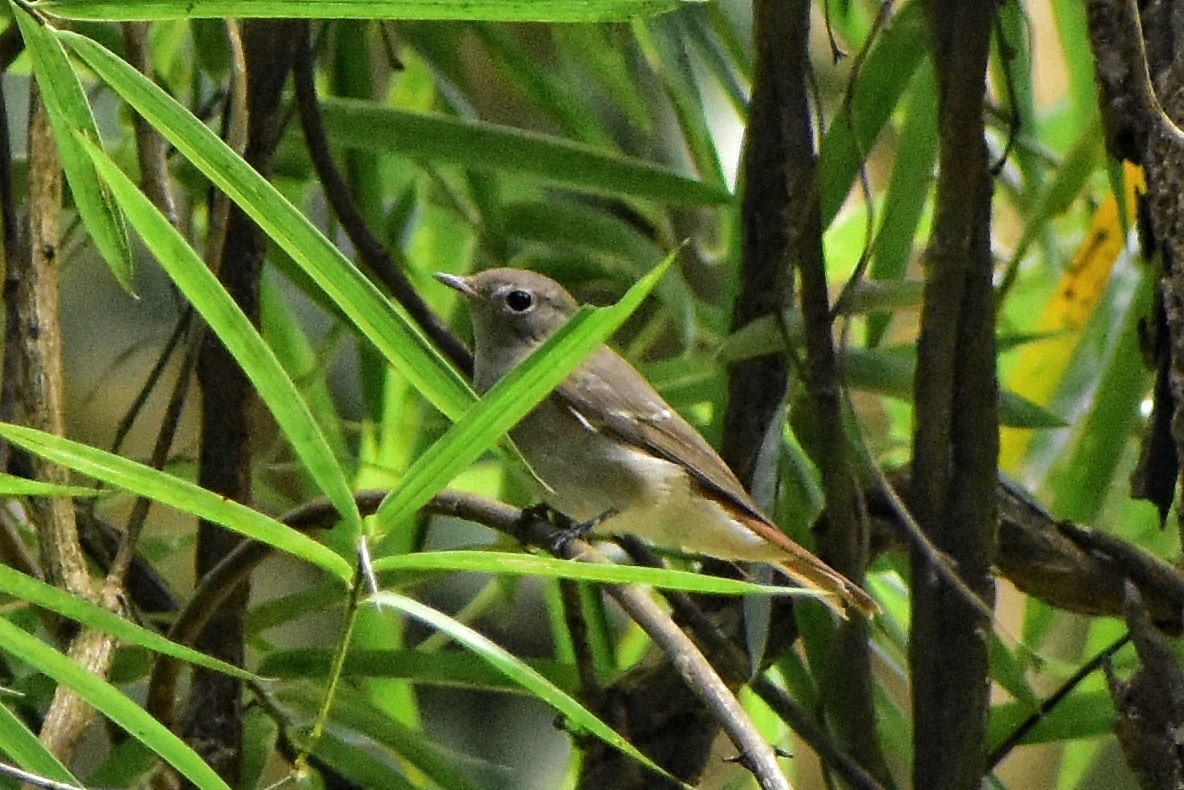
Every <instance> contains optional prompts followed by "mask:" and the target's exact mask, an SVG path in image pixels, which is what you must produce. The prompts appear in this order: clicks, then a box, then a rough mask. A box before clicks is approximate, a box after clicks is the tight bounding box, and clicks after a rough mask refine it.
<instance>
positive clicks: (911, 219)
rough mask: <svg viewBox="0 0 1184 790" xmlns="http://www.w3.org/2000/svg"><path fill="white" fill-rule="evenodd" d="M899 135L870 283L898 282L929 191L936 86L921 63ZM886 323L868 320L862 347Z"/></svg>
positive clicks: (873, 341) (873, 342)
mask: <svg viewBox="0 0 1184 790" xmlns="http://www.w3.org/2000/svg"><path fill="white" fill-rule="evenodd" d="M900 136H901V139H903V140H907V141H908V144H907V145H902V146H900V148H899V150H898V151H897V154H896V163H895V164H894V165H893V167H892V176H891V178H890V179H889V181H888V192H887V194H886V195H885V198H884V211H883V216H882V218H881V220H880V229H879V231H878V232H877V233H876V240H875V243H874V249H873V255H874V257H873V258H872V263H871V269H870V273H871V277H872V278H874V279H876V280H898V279H900V278H901V277H903V276H904V275H905V271H906V270H907V269H908V264H909V260H910V259H911V258H912V255H913V244H914V240H915V238H916V236H917V227H918V225H920V222H921V217H922V215H923V213H924V210H925V202H926V200H927V199H928V197H929V193H930V192H931V191H932V187H933V166H934V163H935V162H936V161H937V81H936V79H935V77H934V74H933V62H932V61H929V60H927V61H926V62H925V63H924V64H923V65H922V66H921V67H920V68H919V69H917V75H916V77H914V79H913V90H912V95H911V96H910V98H909V103H908V107H907V108H906V110H905V117H904V127H903V128H902V129H901V132H900ZM891 319H892V316H891V315H890V314H889V313H887V312H881V313H877V314H875V315H873V316H871V317H870V318H868V330H867V333H868V342H867V345H869V346H873V347H874V346H877V345H879V344H880V341H881V340H882V339H883V337H884V334H885V332H887V330H888V324H889V322H890V321H891Z"/></svg>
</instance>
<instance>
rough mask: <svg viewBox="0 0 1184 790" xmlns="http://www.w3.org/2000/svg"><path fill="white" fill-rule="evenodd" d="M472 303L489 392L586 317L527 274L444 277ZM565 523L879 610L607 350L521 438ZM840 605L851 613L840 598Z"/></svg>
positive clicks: (559, 292)
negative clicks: (781, 523) (769, 569)
mask: <svg viewBox="0 0 1184 790" xmlns="http://www.w3.org/2000/svg"><path fill="white" fill-rule="evenodd" d="M437 277H438V278H439V279H440V280H441V282H443V283H445V284H446V285H448V286H450V287H452V288H455V289H456V290H458V291H460V292H461V293H462V294H464V295H465V297H466V298H467V299H468V301H469V304H470V309H471V312H472V318H473V327H474V338H475V341H476V350H475V357H476V373H475V376H474V381H475V384H476V386H477V388H478V389H479V390H480V391H485V390H487V389H489V387H491V386H492V385H493V383H494V382H496V381H497V380H498V379H499V378H501V377H502V376H503V375H505V374H506V373H507V372H509V370H511V369H512V368H513V367H514V366H515V365H517V364H518V363H519V362H521V361H522V360H523V359H525V358H526V357H527V356H528V355H529V354H530V352H531V351H533V350H534V349H535V348H537V347H538V346H539V345H541V344H542V343H543V341H545V340H546V339H547V337H549V336H550V335H551V334H553V333H554V332H555V331H556V330H558V329H559V327H561V326H562V325H563V323H564V322H565V321H566V320H567V319H568V318H569V317H570V316H571V315H572V314H573V313H574V312H575V311H576V309H577V308H578V305H577V303H576V301H575V300H574V299H573V298H572V297H571V295H570V294H568V293H567V291H565V290H563V288H562V287H561V286H559V284H558V283H556V282H554V281H553V280H551V279H549V278H547V277H544V276H542V275H540V274H536V273H534V272H528V271H523V270H520V269H492V270H489V271H485V272H482V273H480V274H477V275H473V276H472V277H456V276H454V275H437ZM511 434H512V436H513V438H514V441H515V443H516V444H517V445H518V447H519V449H520V450H521V451H522V453H523V455H524V456H525V457H526V459H527V460H528V461H529V462H530V464H531V466H532V467H533V468H534V469H535V472H536V473H537V474H538V475H539V477H540V478H541V479H542V480H543V481H544V482H545V483H546V484H547V486H548V487H549V488H550V489H551V492H549V493H548V495H547V496H546V498H547V499H548V501H550V503H551V504H552V505H554V506H555V507H557V508H558V509H559V510H561V511H562V512H564V513H566V514H567V515H569V516H571V517H573V518H578V519H591V518H595V517H597V516H599V515H601V514H603V513H605V512H607V511H609V510H614V511H616V515H614V516H612V517H611V518H608V519H606V520H605V521H604V522H603V523H601V524H600V525H599V526H598V527H597V530H598V531H600V532H605V533H608V534H633V535H637V536H638V537H641V538H643V539H645V540H648V541H650V542H652V543H655V544H656V545H660V546H670V547H678V548H682V549H685V550H688V551H692V552H695V553H700V554H705V555H708V556H713V557H717V558H720V559H725V560H756V561H763V562H769V563H772V564H774V565H776V566H777V567H778V568H780V569H781V570H782V571H783V572H785V573H786V574H787V575H788V576H790V577H791V578H793V579H794V580H796V581H798V582H800V583H802V584H803V585H804V586H806V587H809V588H811V589H815V590H818V591H820V592H822V593H824V594H825V596H826V597H825V598H824V600H825V601H826V602H827V603H829V604H830V605H831V606H832V608H834V609H835V610H836V611H837V612H839V614H841V615H842V614H844V613H845V612H844V606H847V607H853V608H854V609H856V610H858V611H860V612H862V613H863V614H865V615H872V614H875V613H876V612H878V611H879V607H878V606H877V605H876V603H875V601H874V600H872V599H871V597H870V596H868V595H867V593H865V592H864V591H863V590H862V589H860V588H859V586H858V585H856V584H855V583H854V582H852V581H850V580H849V579H847V578H846V577H845V576H843V575H842V574H840V573H838V572H837V571H835V570H834V569H832V568H831V567H830V566H828V565H827V564H826V563H824V562H822V560H820V559H818V558H817V557H815V556H814V555H813V554H811V553H810V552H808V551H807V550H806V549H804V548H803V547H801V546H799V545H798V544H797V543H795V542H794V541H793V540H791V539H790V538H789V537H788V536H787V535H785V533H783V532H782V531H781V530H780V529H779V528H778V527H777V526H776V525H775V524H774V523H773V522H772V520H770V519H769V518H768V516H766V515H765V514H764V512H763V511H762V510H761V508H760V506H758V505H757V504H756V502H755V501H754V500H753V499H752V497H751V496H750V495H749V493H748V492H747V491H746V490H745V489H744V486H743V485H741V483H740V481H739V480H738V479H737V478H736V476H735V475H734V474H733V473H732V470H731V469H729V468H728V466H727V464H725V463H724V462H723V459H721V458H720V457H719V455H718V454H717V453H716V452H715V450H714V449H713V448H712V447H711V445H710V444H708V443H707V441H706V440H705V439H703V437H702V436H701V435H700V434H699V432H698V431H696V430H695V429H694V428H693V427H692V426H691V425H690V424H689V423H688V422H687V421H686V420H684V419H683V418H682V417H681V416H680V415H679V414H678V413H677V412H676V411H675V410H674V409H672V408H671V407H670V406H669V405H668V404H667V403H666V402H665V401H664V400H662V397H661V396H660V395H658V393H657V392H656V391H655V390H654V388H653V387H651V386H650V384H649V383H648V382H647V381H646V380H645V378H644V377H642V375H641V374H640V373H638V372H637V370H636V369H635V368H634V367H633V366H632V365H630V364H629V363H628V362H627V361H626V360H625V359H624V358H622V357H621V356H620V355H618V354H617V353H615V352H614V351H612V350H611V349H609V348H607V347H602V348H600V349H598V350H597V351H596V352H594V353H593V355H592V356H591V357H590V358H589V359H588V361H586V362H585V363H584V364H583V365H582V366H580V367H579V368H577V369H576V371H575V372H574V373H572V375H571V376H570V377H569V378H568V379H567V380H566V381H564V382H563V383H562V384H560V385H559V387H558V388H557V389H556V390H555V392H554V393H552V395H551V396H550V397H549V398H548V399H547V400H545V401H543V403H541V404H540V405H539V406H538V407H537V408H536V409H535V410H534V411H533V412H531V414H530V415H528V416H527V417H526V418H525V419H524V420H523V421H522V422H521V423H519V425H518V426H517V427H516V428H515V429H514V430H513V431H512V432H511ZM836 598H837V599H839V601H841V602H842V605H841V606H840V605H837V604H838V602H837V601H835V600H834V599H836Z"/></svg>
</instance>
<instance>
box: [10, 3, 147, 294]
mask: <svg viewBox="0 0 1184 790" xmlns="http://www.w3.org/2000/svg"><path fill="white" fill-rule="evenodd" d="M9 7H10V8H11V10H12V14H13V16H14V17H15V18H16V22H17V25H18V26H19V27H20V30H21V38H22V39H24V42H25V49H26V50H28V52H29V57H30V58H31V59H32V61H33V73H34V75H35V76H36V77H37V86H38V88H39V89H40V91H41V96H42V97H43V98H44V100H45V109H46V111H47V112H48V114H49V122H50V125H51V126H52V127H53V134H54V139H55V140H56V141H57V144H58V154H59V155H60V156H61V159H62V170H64V171H65V173H66V180H67V181H68V182H69V183H70V191H71V193H72V194H73V196H74V206H75V207H76V208H77V209H78V215H79V216H80V217H82V221H83V223H84V224H85V225H86V229H87V230H88V231H89V232H90V237H91V239H92V240H93V241H94V243H95V247H97V248H98V250H99V253H100V254H101V255H102V256H103V260H105V261H106V262H107V266H108V267H109V268H110V269H111V273H112V274H113V275H115V279H116V280H118V281H119V284H120V285H122V286H123V288H124V290H126V291H127V292H128V293H131V292H132V268H133V266H132V253H131V246H130V244H129V243H128V240H127V229H126V228H125V227H124V225H123V215H122V214H120V213H119V209H118V207H116V205H115V202H114V200H113V199H112V197H111V193H110V191H109V190H108V189H107V188H106V187H105V186H104V184H103V183H102V182H101V181H100V180H99V178H98V176H97V174H96V173H95V168H94V165H93V164H91V161H90V157H89V156H87V155H86V152H85V151H84V150H83V148H82V145H81V143H80V142H79V140H87V141H88V142H90V143H92V144H93V145H96V146H101V145H102V143H101V141H100V139H99V129H98V127H97V126H96V125H95V117H94V114H93V113H91V110H90V103H89V102H88V101H87V100H86V94H85V93H84V92H83V90H82V84H81V83H80V82H79V81H78V76H77V75H76V74H75V73H74V70H73V69H72V68H71V67H70V61H69V60H68V59H67V58H66V51H65V50H64V49H63V48H62V45H61V43H59V42H58V40H57V39H56V38H55V37H54V34H53V31H51V30H50V29H49V28H47V27H46V26H45V24H44V23H42V22H41V21H40V20H38V19H35V18H33V17H32V16H30V15H29V14H28V13H27V12H26V11H25V9H24V8H22V7H21V6H20V5H19V4H18V3H15V2H10V4H9Z"/></svg>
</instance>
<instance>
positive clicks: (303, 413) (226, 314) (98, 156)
mask: <svg viewBox="0 0 1184 790" xmlns="http://www.w3.org/2000/svg"><path fill="white" fill-rule="evenodd" d="M83 146H84V147H85V149H86V151H87V153H89V154H90V156H91V157H92V159H93V161H94V164H95V168H96V169H97V170H98V172H99V175H100V176H102V178H103V180H104V181H106V182H107V185H108V186H109V187H110V188H111V191H112V193H113V194H114V195H115V199H116V200H118V201H119V204H120V206H122V207H123V210H124V211H126V212H127V216H128V219H130V220H131V223H132V225H133V226H134V227H135V229H136V232H137V233H139V234H140V238H141V239H142V240H143V241H144V244H145V245H146V246H147V247H148V249H149V250H151V252H152V254H153V255H154V256H156V260H157V261H158V262H159V263H160V265H161V268H163V269H164V270H165V272H167V273H168V275H169V277H171V278H172V280H173V283H175V284H176V286H177V288H178V289H180V291H181V292H182V293H183V294H185V297H186V298H187V299H189V302H190V304H192V305H193V307H194V309H195V310H197V312H198V313H200V314H201V317H202V318H203V319H205V322H206V324H207V325H208V326H209V327H210V329H212V330H213V331H214V333H215V334H216V335H217V336H218V339H219V340H221V341H222V344H223V345H224V346H225V347H226V350H227V351H229V352H230V354H231V356H233V357H234V359H235V361H236V362H238V364H239V366H240V367H241V368H242V369H243V372H244V373H246V375H247V378H249V379H250V380H251V383H252V384H254V385H255V391H256V392H257V393H258V394H259V397H260V398H261V399H262V400H263V402H264V403H266V404H267V407H268V409H270V410H271V414H272V416H273V417H275V420H276V422H277V423H278V424H279V426H280V429H281V430H282V431H283V432H284V436H285V438H287V440H288V442H289V444H291V445H292V449H293V451H295V453H296V456H297V457H298V458H299V459H300V461H301V462H302V463H303V464H304V468H305V469H306V470H307V471H308V473H309V474H310V475H311V476H312V478H313V480H315V481H316V483H317V485H318V486H319V487H320V489H321V491H322V492H324V494H325V496H327V497H328V498H329V501H330V502H332V503H333V506H334V507H335V508H337V512H338V513H339V514H341V517H342V518H343V519H345V520H346V523H347V524H348V525H349V527H350V529H349V532H350V534H352V535H360V534H361V531H362V517H361V515H360V514H359V513H358V506H357V504H356V503H355V502H354V496H353V491H352V490H351V489H350V485H349V482H348V481H347V480H346V479H345V472H344V470H342V468H341V465H340V464H339V463H338V462H337V458H336V457H335V456H334V453H333V448H331V447H330V446H329V442H328V440H327V439H326V438H325V434H324V433H322V432H321V428H320V426H319V425H318V424H317V421H316V419H315V418H314V417H313V416H312V412H311V411H309V408H308V404H307V403H306V402H305V401H304V398H303V396H301V394H300V391H299V390H298V389H297V388H296V385H295V384H294V383H293V382H292V379H290V378H288V374H287V373H286V372H284V367H283V365H281V364H280V362H279V360H278V359H276V357H275V354H274V353H273V352H272V350H271V349H270V348H268V346H267V344H266V343H265V342H263V338H262V337H260V335H259V332H258V330H256V329H255V327H254V326H253V325H252V324H251V320H250V319H249V318H247V316H246V315H245V314H244V313H243V311H242V308H241V307H239V306H238V304H236V303H235V301H234V299H232V298H231V297H230V294H228V293H227V292H226V289H225V288H223V287H222V284H221V283H219V282H218V278H217V277H216V276H215V275H214V273H213V272H212V271H210V268H209V267H208V266H206V265H205V263H204V262H203V261H202V259H201V257H200V256H199V255H198V254H197V253H196V252H194V250H193V248H192V247H190V246H189V242H187V241H186V240H185V238H184V237H183V236H181V234H180V233H178V232H177V230H176V228H174V227H173V226H172V225H171V224H170V223H169V221H168V220H167V219H166V218H165V217H164V215H163V214H161V213H160V210H159V209H158V208H156V206H154V205H152V201H150V200H149V199H148V198H147V196H146V195H144V193H143V192H141V191H140V190H139V189H138V188H137V187H136V185H135V184H133V183H132V181H131V179H129V178H128V177H127V176H126V175H124V174H123V171H122V170H120V169H119V168H118V167H116V165H115V163H114V162H112V161H111V160H110V159H109V158H108V157H107V155H106V154H105V153H103V151H102V149H100V148H98V147H96V146H94V145H91V144H90V143H87V142H83Z"/></svg>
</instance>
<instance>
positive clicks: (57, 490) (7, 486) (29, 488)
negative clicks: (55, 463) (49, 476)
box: [0, 472, 100, 497]
mask: <svg viewBox="0 0 1184 790" xmlns="http://www.w3.org/2000/svg"><path fill="white" fill-rule="evenodd" d="M99 493H100V492H99V490H98V489H97V488H87V487H85V486H67V485H58V484H56V483H45V482H42V481H41V480H30V479H29V478H27V477H17V476H16V475H10V474H7V473H6V472H0V496H68V497H93V496H98V495H99Z"/></svg>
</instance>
